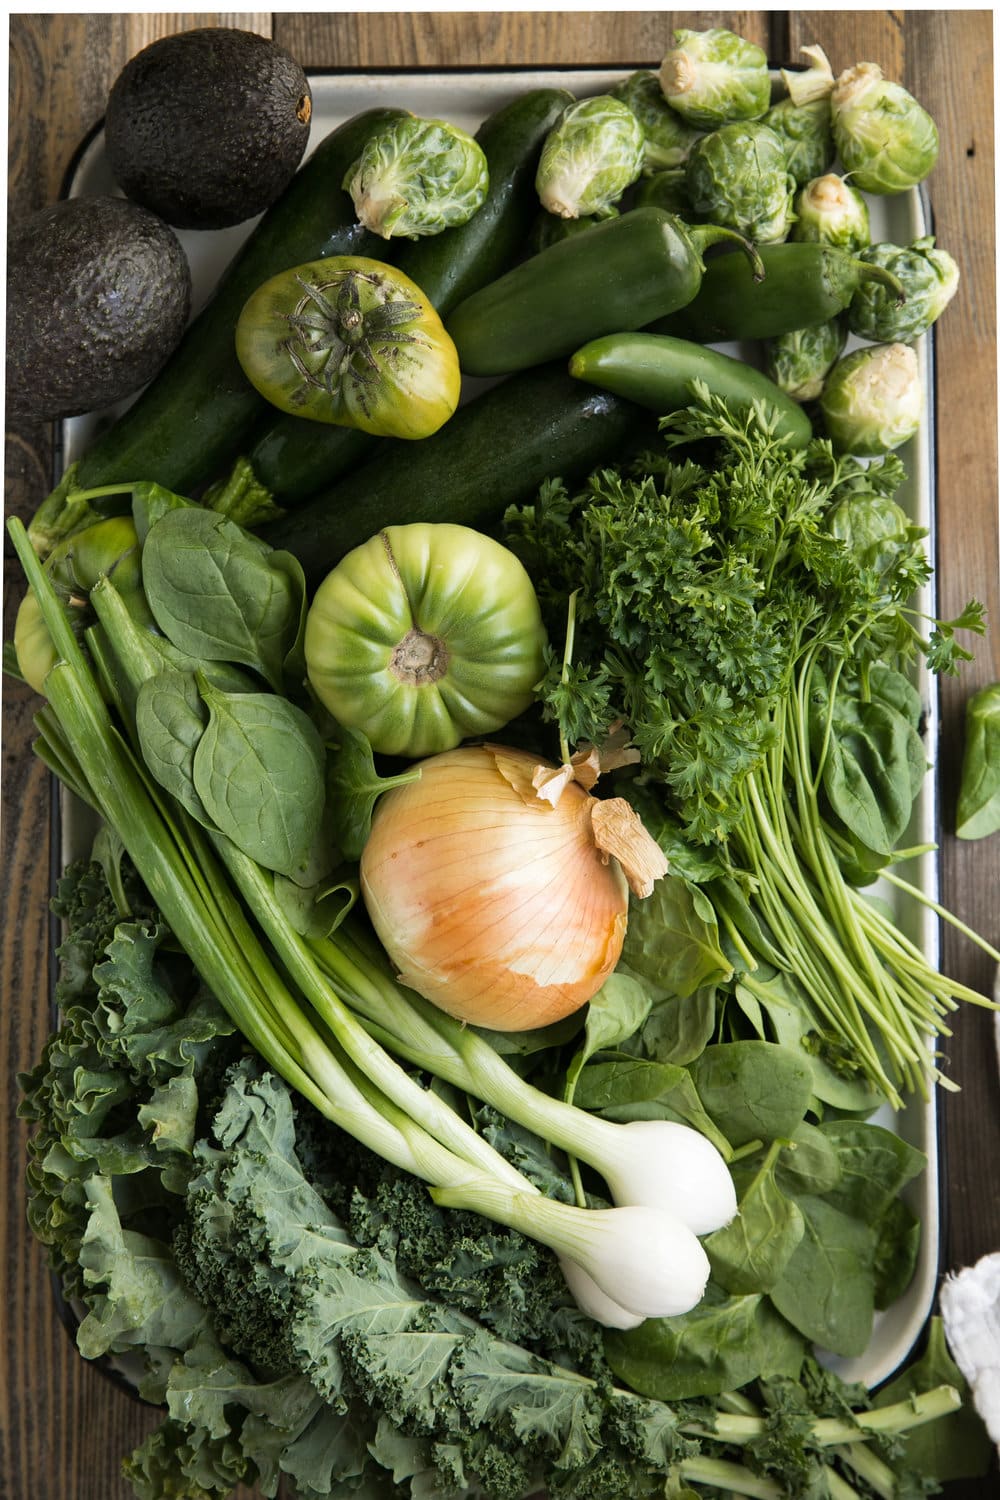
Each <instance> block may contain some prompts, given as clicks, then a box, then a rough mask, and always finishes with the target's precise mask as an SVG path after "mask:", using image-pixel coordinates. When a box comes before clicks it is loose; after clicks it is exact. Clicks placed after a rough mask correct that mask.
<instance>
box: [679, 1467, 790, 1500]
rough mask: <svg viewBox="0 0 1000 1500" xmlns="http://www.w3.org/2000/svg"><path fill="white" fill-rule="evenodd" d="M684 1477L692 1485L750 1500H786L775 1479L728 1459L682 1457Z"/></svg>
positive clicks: (681, 1470) (681, 1468)
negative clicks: (765, 1477) (722, 1491)
mask: <svg viewBox="0 0 1000 1500" xmlns="http://www.w3.org/2000/svg"><path fill="white" fill-rule="evenodd" d="M677 1467H678V1470H679V1471H680V1474H681V1477H682V1478H683V1479H686V1480H688V1481H689V1482H691V1483H692V1484H707V1485H711V1486H712V1487H713V1488H714V1489H719V1490H727V1491H729V1492H730V1493H733V1494H738V1495H746V1497H747V1500H786V1494H785V1491H784V1490H783V1489H780V1488H779V1487H778V1485H776V1484H775V1483H774V1481H773V1480H771V1479H764V1478H762V1477H761V1476H760V1475H759V1474H754V1473H752V1472H751V1470H750V1469H747V1468H745V1467H744V1466H743V1465H742V1464H734V1463H730V1462H729V1460H728V1459H725V1458H701V1457H698V1458H682V1459H681V1461H680V1463H679V1464H678V1466H677Z"/></svg>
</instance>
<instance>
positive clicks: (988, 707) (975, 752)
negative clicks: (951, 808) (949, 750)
mask: <svg viewBox="0 0 1000 1500" xmlns="http://www.w3.org/2000/svg"><path fill="white" fill-rule="evenodd" d="M998 829H1000V682H994V683H991V684H990V685H989V686H988V687H984V688H980V690H979V692H978V693H973V695H972V697H971V698H970V699H969V701H968V703H967V704H966V707H965V746H964V749H963V751H962V775H961V780H960V782H959V789H958V807H957V809H956V814H955V832H956V834H957V835H958V837H959V838H960V839H982V838H986V837H987V836H988V835H989V834H991V833H996V832H997V830H998Z"/></svg>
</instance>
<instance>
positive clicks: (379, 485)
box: [258, 363, 655, 586]
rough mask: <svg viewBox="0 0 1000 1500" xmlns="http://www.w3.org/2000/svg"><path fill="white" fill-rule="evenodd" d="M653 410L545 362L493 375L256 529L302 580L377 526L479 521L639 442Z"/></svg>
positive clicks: (651, 425) (315, 578)
mask: <svg viewBox="0 0 1000 1500" xmlns="http://www.w3.org/2000/svg"><path fill="white" fill-rule="evenodd" d="M654 431H655V419H654V418H652V417H651V415H650V413H648V412H645V411H643V410H642V408H640V407H638V406H636V405H635V404H633V403H632V402H631V401H626V400H624V399H622V398H621V397H619V396H615V395H612V394H611V393H610V392H608V391H600V390H594V389H592V388H590V387H588V386H586V385H583V384H582V383H581V382H580V381H578V380H572V379H571V378H570V377H569V375H568V374H567V373H566V368H565V365H564V364H561V363H560V364H556V365H542V366H537V367H535V368H533V369H531V370H525V371H524V372H522V373H521V374H519V375H514V376H511V378H510V379H509V380H504V381H501V382H500V383H499V384H497V385H493V386H490V387H489V388H488V389H487V390H486V391H485V392H483V393H482V394H480V395H479V396H477V397H476V398H475V400H473V401H470V402H469V403H468V404H467V405H465V406H461V407H459V409H458V411H457V412H456V413H455V415H454V416H453V417H452V418H451V420H450V421H448V422H446V423H445V425H444V426H443V427H442V428H440V429H439V430H438V431H437V432H436V433H434V435H433V436H432V437H429V438H423V439H422V440H421V441H420V442H418V443H411V442H406V441H403V440H397V439H392V438H383V439H380V440H379V447H378V450H377V452H376V454H375V456H374V457H373V458H371V459H370V460H369V461H368V462H367V463H365V464H362V465H361V467H360V468H358V469H357V470H356V471H354V472H353V473H351V474H349V475H347V476H345V477H343V478H342V479H340V480H339V481H338V482H337V483H336V484H334V485H332V486H331V487H330V488H328V489H324V490H323V491H322V492H320V493H319V494H317V495H315V496H313V498H312V499H311V500H309V501H307V502H306V503H305V504H304V505H302V506H300V507H299V508H298V509H297V510H294V511H289V512H288V513H287V514H286V515H284V516H283V517H282V518H281V519H280V520H279V521H276V522H272V523H271V524H269V525H268V526H266V527H262V528H261V529H260V531H259V533H258V535H260V536H261V538H262V539H263V540H264V541H266V542H268V543H270V545H271V546H274V547H279V548H281V549H283V550H285V551H288V552H292V553H294V555H295V556H296V557H297V558H298V559H299V561H300V563H301V564H302V567H303V569H304V571H305V574H306V579H307V581H308V583H309V584H310V586H312V585H315V584H317V583H319V582H320V580H321V579H322V578H323V577H324V576H325V574H326V573H327V572H329V570H330V569H331V568H332V567H333V566H334V565H335V564H336V563H337V562H339V561H340V559H341V558H342V557H343V556H344V555H345V554H346V553H347V552H350V551H351V549H352V548H354V547H356V546H359V545H360V544H361V543H362V542H365V541H367V540H368V539H369V537H371V536H374V535H375V534H376V533H377V532H378V531H380V530H381V529H382V528H383V527H385V526H398V525H403V524H405V523H406V522H408V521H449V522H452V523H454V524H458V525H462V526H472V527H474V528H476V529H477V530H480V531H488V530H490V528H492V527H495V526H496V524H497V523H498V522H499V521H500V520H501V519H502V517H503V514H504V511H505V510H506V508H507V506H508V505H515V504H517V503H519V502H521V501H524V500H527V499H530V498H531V497H532V496H533V495H534V494H535V493H536V491H537V489H538V486H539V485H540V484H541V482H542V480H543V479H545V478H546V477H547V476H549V475H552V476H558V477H561V478H562V479H564V480H565V481H566V482H567V484H572V483H575V482H576V481H578V480H580V479H583V478H584V477H585V476H586V475H587V474H589V473H590V472H591V471H592V470H594V469H595V468H598V467H600V466H601V465H602V464H608V463H612V462H615V461H616V460H617V459H618V458H619V457H621V456H622V455H623V454H624V453H626V452H628V451H630V450H631V449H632V448H633V447H635V446H637V445H638V444H639V442H640V440H642V439H645V440H646V441H648V439H649V437H650V436H651V434H652V432H654Z"/></svg>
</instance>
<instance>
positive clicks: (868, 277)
mask: <svg viewBox="0 0 1000 1500" xmlns="http://www.w3.org/2000/svg"><path fill="white" fill-rule="evenodd" d="M854 266H855V270H856V271H857V276H858V281H859V282H864V281H879V282H881V283H882V285H883V286H887V287H888V288H889V290H890V291H892V292H895V293H896V306H897V307H902V305H903V303H904V302H905V301H906V288H905V287H904V285H903V283H902V282H901V281H900V279H899V277H898V276H894V275H893V274H892V272H891V271H889V270H887V269H886V267H885V266H876V265H873V264H872V263H871V262H870V261H867V260H856V261H855V262H854Z"/></svg>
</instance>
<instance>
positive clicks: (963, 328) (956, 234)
mask: <svg viewBox="0 0 1000 1500" xmlns="http://www.w3.org/2000/svg"><path fill="white" fill-rule="evenodd" d="M216 20H221V21H222V22H223V23H224V24H231V25H242V26H248V27H250V28H252V29H254V30H258V31H264V32H271V33H273V34H274V35H275V36H276V37H277V38H278V40H280V41H282V42H283V43H284V45H286V46H287V47H288V48H289V49H290V50H291V51H292V52H293V53H294V54H295V55H296V56H298V57H299V59H300V60H301V61H302V62H303V64H304V65H305V66H307V67H311V68H324V69H327V68H333V69H338V68H339V69H345V70H350V71H356V70H388V69H399V68H408V67H422V68H450V67H510V66H516V67H522V66H524V67H526V66H530V65H532V64H536V65H539V66H555V65H575V66H587V65H595V66H597V65H603V66H629V65H632V64H655V63H656V62H657V61H658V60H659V57H660V56H661V55H662V52H663V50H664V48H665V46H666V45H667V43H668V40H669V35H670V32H671V30H672V28H673V27H674V26H675V25H694V26H698V27H703V26H705V25H710V24H718V25H726V26H730V27H731V28H732V29H734V30H737V31H740V32H741V33H742V34H743V35H746V36H751V37H753V38H754V39H755V40H757V41H759V42H760V43H761V45H763V46H765V47H766V49H767V51H768V54H769V56H770V58H771V61H772V63H775V64H778V65H782V64H795V63H797V62H799V61H800V60H801V57H800V48H801V47H802V46H803V45H805V44H808V43H812V42H819V43H821V44H822V45H823V46H824V47H825V48H826V50H827V52H828V55H829V56H830V59H831V62H832V63H833V66H834V68H835V69H839V68H841V67H844V66H847V65H849V64H850V63H851V62H853V61H856V60H859V59H861V58H865V57H867V58H871V59H873V60H876V61H878V62H879V63H880V64H881V65H882V66H883V68H884V69H885V70H886V72H887V73H889V74H891V75H892V76H894V77H897V78H898V79H899V80H900V81H902V82H904V83H905V84H906V85H907V86H908V87H910V88H911V89H912V91H913V92H914V93H915V94H916V95H917V96H918V97H919V98H920V99H921V100H922V102H923V103H924V104H925V105H926V106H927V108H928V109H929V110H930V111H931V113H932V114H933V115H934V117H935V118H936V120H937V121H938V124H939V126H940V129H941V137H942V153H941V159H940V162H939V165H938V167H937V169H936V171H935V173H934V174H933V176H932V178H931V180H930V182H929V191H930V197H931V201H932V205H933V213H934V225H935V229H936V232H937V235H938V239H939V242H940V243H941V244H942V245H943V246H945V247H946V248H949V249H951V250H952V251H953V253H955V254H956V255H957V256H958V258H959V260H960V262H961V265H962V273H963V275H962V286H961V290H960V293H959V295H958V297H957V298H956V300H955V302H954V303H953V304H952V307H951V308H950V309H949V311H948V315H947V317H946V318H945V319H943V320H942V322H941V324H940V325H939V329H938V331H937V333H936V336H935V362H936V379H937V390H938V402H937V453H936V483H937V528H936V537H935V545H936V564H937V582H938V590H939V596H940V608H941V611H942V613H944V614H948V613H955V612H957V611H958V610H959V609H960V608H961V606H962V604H963V603H964V602H965V600H966V599H967V598H968V597H970V596H975V597H977V598H979V599H981V600H983V601H984V602H985V603H986V604H987V605H988V607H989V608H990V610H991V621H992V624H991V632H990V635H989V637H988V638H987V639H986V640H985V641H984V642H982V643H981V644H980V645H979V646H978V649H977V657H976V661H975V662H974V663H973V664H971V665H969V666H968V667H967V668H966V669H965V670H964V671H963V672H962V674H961V676H960V677H959V678H957V679H955V680H951V681H948V682H947V683H945V684H944V687H943V691H942V695H941V699H942V701H941V711H940V716H939V721H938V725H937V736H938V747H937V749H938V756H937V758H938V779H939V790H940V806H941V840H940V842H941V860H940V865H941V876H940V878H941V894H942V900H943V902H944V904H945V905H946V906H947V907H948V908H949V909H950V910H952V911H954V912H955V913H956V914H957V915H958V916H960V917H961V918H962V919H963V920H964V921H966V922H968V923H969V924H970V925H971V926H972V927H973V928H974V929H976V930H977V931H980V932H982V933H983V934H984V935H986V936H987V937H988V938H990V940H991V941H992V942H993V943H994V944H1000V836H994V837H993V838H992V839H988V840H983V841H980V843H978V844H974V845H973V844H966V843H962V842H961V841H959V840H957V839H956V838H955V837H954V836H953V832H952V829H953V825H954V805H955V795H956V788H957V782H958V773H959V767H960V757H961V749H962V743H963V735H962V724H963V715H964V707H965V703H966V700H967V698H968V696H969V694H970V693H971V692H972V691H973V690H974V688H975V687H977V686H978V685H980V684H981V683H984V682H986V681H991V680H995V679H997V678H1000V636H998V632H997V626H996V622H997V620H1000V597H998V592H1000V587H998V569H997V550H998V539H997V530H998V509H997V445H996V327H995V235H994V191H995V161H994V155H993V116H992V105H993V83H992V80H993V52H992V28H991V14H990V12H989V11H987V10H971V11H965V10H963V11H954V10H950V11H945V10H943V9H942V10H936V11H918V10H913V11H905V12H894V11H816V12H809V11H805V12H796V11H788V12H785V11H769V12H760V11H750V12H745V11H736V12H714V11H713V12H666V11H659V12H657V11H617V10H603V11H579V12H572V11H569V12H567V11H538V12H527V13H520V12H476V11H466V12H441V13H435V12H411V11H399V12H397V13H378V12H374V11H372V12H367V11H358V12H353V13H352V12H342V13H340V12H319V13H309V12H281V13H276V14H275V15H273V16H272V15H270V14H256V13H254V14H250V13H245V14H239V15H237V14H226V15H223V16H218V17H217V16H215V15H207V14H205V13H197V14H188V13H176V14H145V13H144V14H138V13H136V14H128V13H126V14H122V15H112V14H97V15H87V14H79V15H67V14H58V15H28V14H21V15H13V16H11V18H10V73H9V122H10V129H9V137H8V204H9V213H10V215H11V217H13V218H17V217H21V216H23V215H25V214H27V213H29V212H30V211H31V210H32V209H34V208H37V207H39V206H41V205H42V204H44V203H47V202H50V201H52V200H53V199H54V198H55V197H57V196H58V194H59V192H60V189H61V187H62V184H63V180H64V177H65V174H66V172H67V170H68V168H69V167H70V164H71V163H72V160H73V157H74V153H75V151H76V149H77V147H78V145H79V143H80V141H81V140H82V139H83V138H84V137H85V136H86V135H87V134H88V132H89V131H91V130H92V129H93V128H94V127H95V126H96V125H97V124H98V122H99V120H100V118H101V115H102V113H103V109H104V103H105V100H106V97H107V91H108V88H109V87H110V84H111V82H112V81H113V79H114V77H115V76H116V74H117V72H118V70H119V69H120V67H121V66H122V65H123V64H124V62H125V61H126V59H127V58H128V57H129V56H131V55H132V54H133V53H134V52H135V51H137V50H138V49H139V47H141V46H143V45H144V44H145V43H146V42H148V41H150V40H152V38H153V37H154V36H156V35H160V34H162V33H163V32H167V31H176V30H181V29H183V28H184V27H186V26H189V25H204V24H214V22H215V21H216ZM51 468H52V448H51V432H50V431H49V430H48V429H47V428H37V427H33V426H32V425H31V424H19V425H18V426H16V427H14V428H13V429H10V428H8V430H7V435H6V449H5V476H6V488H5V506H6V511H7V514H18V515H21V516H23V517H26V516H28V515H30V514H31V512H32V511H33V510H34V508H35V506H36V505H37V504H38V502H39V501H40V499H41V498H42V497H43V495H44V494H45V493H46V491H47V489H48V487H49V476H50V473H51ZM5 556H6V553H5ZM4 584H5V590H4V617H5V619H4V624H5V631H4V634H5V638H7V637H9V634H10V627H11V621H12V612H13V605H14V602H15V601H16V598H17V596H18V594H19V591H20V586H19V582H18V578H17V573H16V570H15V568H14V566H13V564H11V563H10V562H9V561H5V576H4ZM35 706H36V700H35V699H34V698H33V697H32V695H30V694H29V693H28V692H27V691H25V690H23V689H21V688H19V687H18V686H17V684H14V683H11V682H9V681H6V680H5V681H4V684H3V745H2V774H3V801H2V812H3V827H2V839H3V853H4V860H5V866H4V890H5V910H4V917H5V920H4V923H3V937H2V948H3V957H2V962H3V996H4V1004H3V1009H2V1020H0V1067H2V1069H3V1075H4V1077H5V1079H6V1081H7V1091H6V1097H7V1108H6V1110H5V1111H4V1117H3V1124H2V1127H0V1129H2V1132H3V1144H2V1150H0V1194H2V1197H0V1202H2V1203H3V1204H4V1205H5V1211H4V1213H3V1215H2V1216H0V1217H2V1228H0V1257H2V1262H0V1263H2V1265H3V1267H4V1271H3V1274H4V1276H5V1278H6V1281H5V1285H4V1287H3V1293H4V1294H3V1296H2V1298H0V1307H2V1308H3V1309H4V1313H5V1315H6V1326H5V1330H4V1331H5V1334H6V1337H5V1339H4V1346H5V1348H6V1350H7V1358H6V1360H5V1361H4V1362H3V1364H2V1365H0V1497H3V1500H5V1497H7V1496H9V1497H10V1500H15V1497H18V1500H20V1497H21V1496H31V1497H33V1500H56V1497H59V1500H127V1497H128V1495H129V1493H130V1491H129V1489H128V1487H127V1486H126V1485H125V1484H124V1483H123V1482H122V1480H121V1479H120V1475H119V1463H120V1458H121V1456H122V1455H123V1454H125V1453H127V1452H129V1451H130V1450H131V1449H132V1448H133V1447H134V1446H135V1445H136V1444H137V1443H138V1442H140V1441H141V1440H142V1438H143V1437H144V1436H145V1434H146V1433H147V1432H148V1431H149V1430H150V1428H151V1427H152V1426H154V1425H155V1424H156V1422H157V1421H158V1420H159V1417H158V1415H157V1414H154V1413H151V1412H149V1411H148V1410H147V1409H144V1408H143V1407H141V1406H140V1405H139V1404H137V1403H136V1402H134V1401H133V1400H131V1399H130V1398H129V1397H127V1396H126V1395H124V1394H122V1393H121V1392H119V1391H117V1390H116V1389H114V1388H113V1387H112V1386H111V1385H110V1384H109V1383H108V1382H107V1380H105V1379H104V1378H103V1376H102V1375H101V1374H100V1373H98V1371H96V1370H95V1369H93V1368H90V1367H88V1366H87V1365H86V1364H85V1363H84V1362H83V1361H82V1360H80V1359H79V1358H78V1357H77V1355H76V1354H75V1351H74V1350H73V1347H72V1345H71V1343H70V1340H69V1339H68V1338H67V1336H66V1334H65V1332H64V1330H63V1329H62V1328H61V1326H60V1325H59V1322H58V1318H57V1316H56V1312H55V1305H54V1302H53V1299H52V1296H51V1293H50V1288H49V1285H48V1280H47V1274H46V1267H45V1257H44V1253H43V1252H42V1250H41V1249H40V1247H39V1246H38V1245H37V1244H35V1243H34V1241H33V1240H32V1239H31V1237H30V1236H29V1234H28V1231H27V1227H26V1224H25V1218H24V1192H23V1150H24V1127H23V1125H22V1124H21V1123H20V1122H18V1121H17V1120H16V1118H15V1116H14V1108H15V1104H16V1088H15V1084H14V1079H15V1076H16V1074H17V1072H19V1071H20V1070H23V1069H25V1068H27V1067H29V1066H31V1065H32V1064H33V1062H34V1061H35V1060H36V1058H37V1056H38V1054H39V1051H40V1049H41V1046H42V1043H43V1041H44V1038H45V1036H46V1034H47V1030H48V1016H47V993H48V943H49V929H48V919H47V915H46V903H47V897H48V893H49V857H48V838H49V795H50V791H49V783H48V780H47V778H46V776H45V775H44V774H43V771H42V768H41V766H40V765H39V764H38V762H37V761H36V760H35V759H34V758H33V756H32V755H31V752H30V743H31V738H32V722H31V721H32V714H33V712H34V709H35ZM943 966H944V968H945V969H946V971H947V972H948V973H949V974H951V975H952V976H954V977H955V978H956V979H960V980H962V981H963V982H965V983H967V984H971V985H973V986H974V987H976V988H979V989H988V988H991V986H992V982H993V974H992V965H991V963H990V962H989V960H988V959H987V958H986V957H985V955H983V954H981V953H980V952H979V951H978V950H977V949H976V948H975V947H974V946H973V945H972V944H971V943H970V942H968V941H967V940H966V939H964V938H962V937H961V936H960V935H957V934H953V933H952V932H951V930H950V929H949V928H947V927H945V928H944V932H943ZM948 1067H949V1071H950V1073H951V1075H952V1076H953V1078H954V1079H955V1080H956V1082H958V1083H959V1084H960V1086H961V1092H960V1093H958V1094H957V1095H954V1096H949V1097H948V1098H947V1099H946V1101H945V1109H944V1116H945V1124H946V1224H945V1236H944V1241H943V1246H942V1266H943V1268H945V1269H954V1268H957V1267H959V1266H961V1265H964V1264H968V1263H970V1262H971V1261H974V1260H975V1259H976V1258H977V1257H978V1256H980V1255H982V1254H984V1253H986V1252H987V1251H991V1250H995V1249H997V1248H1000V1170H998V1166H997V1162H998V1159H1000V1151H998V1147H1000V1086H998V1076H997V1065H996V1050H995V1045H994V1032H993V1017H992V1015H990V1014H989V1013H985V1012H977V1011H975V1010H974V1009H973V1008H971V1007H964V1008H963V1009H962V1011H961V1013H960V1015H959V1016H958V1018H957V1020H956V1024H955V1034H954V1037H953V1038H952V1040H951V1042H950V1043H949V1047H948ZM995 1484H996V1481H995V1480H991V1481H987V1482H985V1483H984V1484H983V1485H976V1484H964V1485H963V1484H956V1485H951V1486H949V1487H948V1489H947V1492H946V1493H947V1496H948V1500H973V1497H976V1500H980V1497H981V1500H985V1496H986V1495H987V1494H993V1493H995V1492H996V1491H995Z"/></svg>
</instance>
